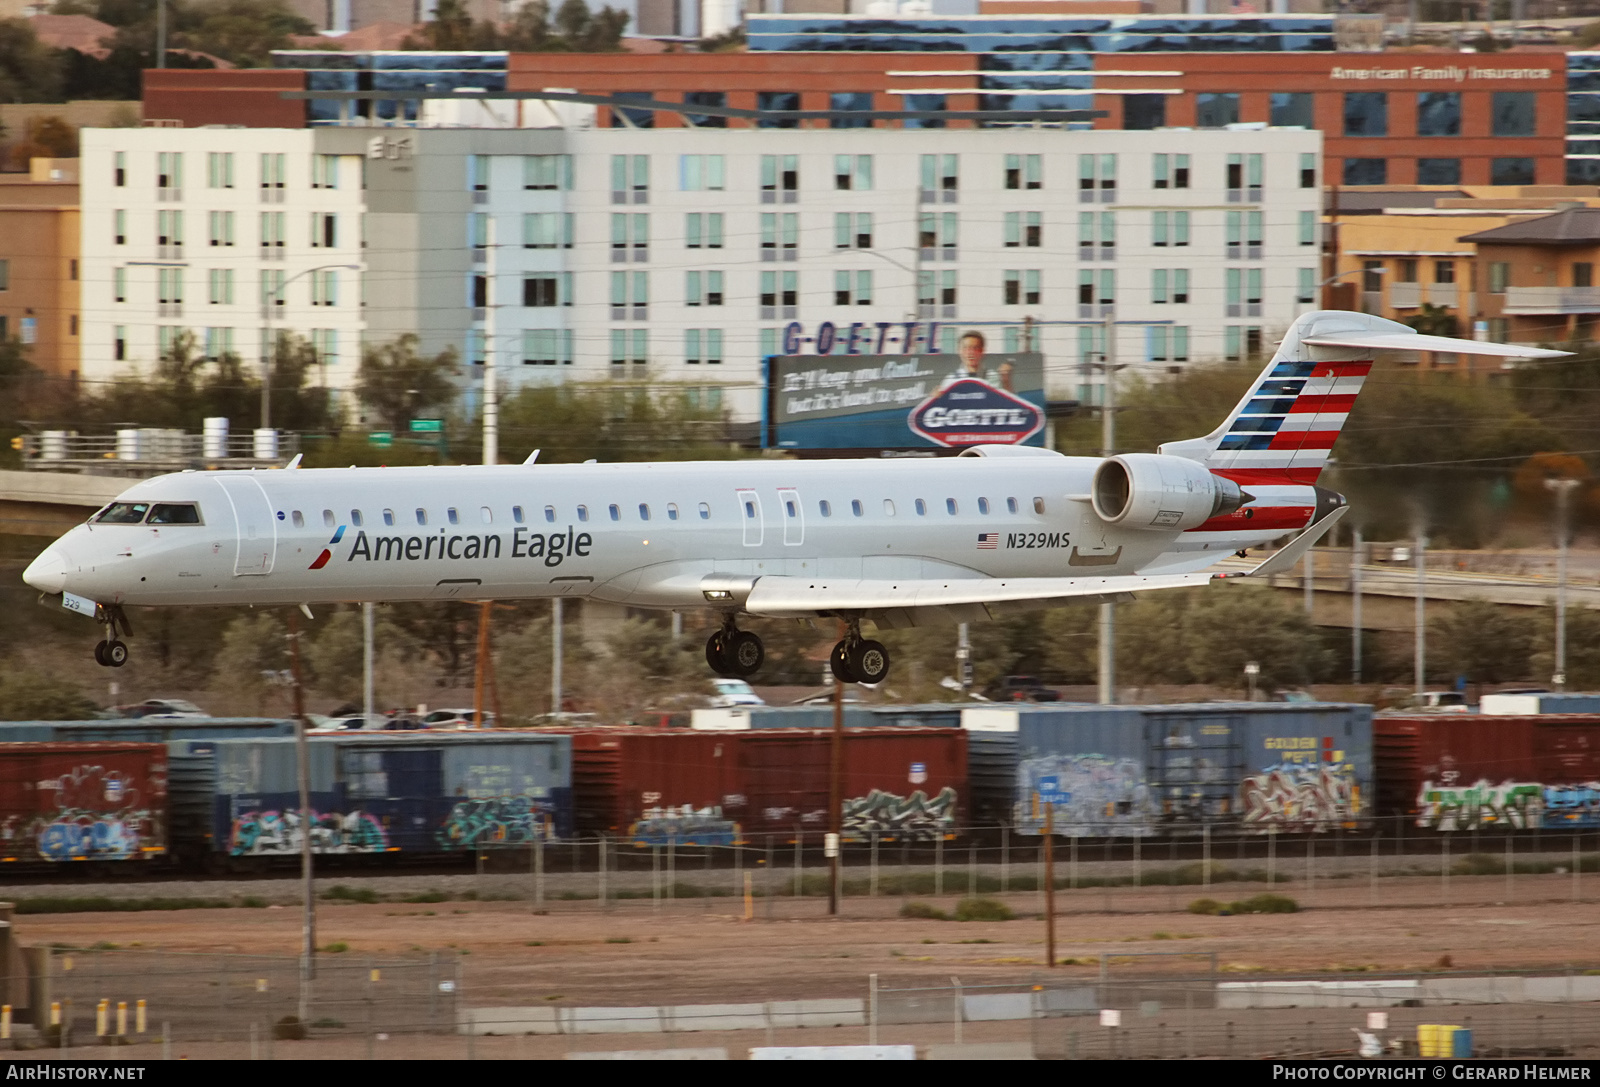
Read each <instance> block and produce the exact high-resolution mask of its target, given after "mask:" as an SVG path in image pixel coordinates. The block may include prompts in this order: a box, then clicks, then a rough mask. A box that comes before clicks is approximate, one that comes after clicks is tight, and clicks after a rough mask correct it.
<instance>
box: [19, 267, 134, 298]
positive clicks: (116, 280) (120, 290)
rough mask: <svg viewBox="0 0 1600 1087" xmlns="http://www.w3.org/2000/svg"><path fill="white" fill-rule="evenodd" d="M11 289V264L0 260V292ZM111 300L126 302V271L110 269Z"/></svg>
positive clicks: (124, 269) (119, 268) (118, 268)
mask: <svg viewBox="0 0 1600 1087" xmlns="http://www.w3.org/2000/svg"><path fill="white" fill-rule="evenodd" d="M10 289H11V262H10V261H8V260H0V291H6V290H10ZM111 300H112V301H113V302H126V301H127V300H128V270H127V269H126V268H122V267H117V268H113V269H111Z"/></svg>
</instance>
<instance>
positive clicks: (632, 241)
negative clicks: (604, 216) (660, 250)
mask: <svg viewBox="0 0 1600 1087" xmlns="http://www.w3.org/2000/svg"><path fill="white" fill-rule="evenodd" d="M630 259H631V260H633V261H635V262H640V263H642V262H644V261H646V260H649V259H650V215H649V213H647V212H633V213H632V214H629V213H628V212H621V211H616V212H612V213H611V263H613V264H626V263H628V261H629V260H630Z"/></svg>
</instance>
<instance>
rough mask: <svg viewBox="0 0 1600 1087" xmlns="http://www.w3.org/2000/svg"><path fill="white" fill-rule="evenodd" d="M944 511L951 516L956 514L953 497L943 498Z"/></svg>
mask: <svg viewBox="0 0 1600 1087" xmlns="http://www.w3.org/2000/svg"><path fill="white" fill-rule="evenodd" d="M944 511H945V512H946V513H948V514H949V515H950V516H952V517H954V516H955V514H956V500H955V499H954V498H946V499H945V500H944Z"/></svg>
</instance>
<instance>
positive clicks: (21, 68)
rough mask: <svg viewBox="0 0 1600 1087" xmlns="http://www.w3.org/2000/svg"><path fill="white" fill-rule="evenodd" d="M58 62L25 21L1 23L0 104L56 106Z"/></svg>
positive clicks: (58, 91) (57, 57) (5, 20)
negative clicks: (34, 103)
mask: <svg viewBox="0 0 1600 1087" xmlns="http://www.w3.org/2000/svg"><path fill="white" fill-rule="evenodd" d="M61 68H62V65H61V58H60V56H59V55H58V54H57V52H56V50H54V49H51V48H50V47H49V46H47V45H45V44H43V43H42V42H40V41H39V39H38V37H37V36H35V34H34V32H33V27H32V26H31V25H30V24H29V23H28V22H27V20H25V19H0V101H3V102H59V101H60V100H61Z"/></svg>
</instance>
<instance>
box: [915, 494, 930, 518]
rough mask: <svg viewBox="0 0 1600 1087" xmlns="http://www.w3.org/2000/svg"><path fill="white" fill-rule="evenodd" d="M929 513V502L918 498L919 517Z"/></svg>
mask: <svg viewBox="0 0 1600 1087" xmlns="http://www.w3.org/2000/svg"><path fill="white" fill-rule="evenodd" d="M927 513H928V504H927V503H926V502H924V501H923V500H922V499H920V498H919V499H917V516H918V517H925V516H927Z"/></svg>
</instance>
